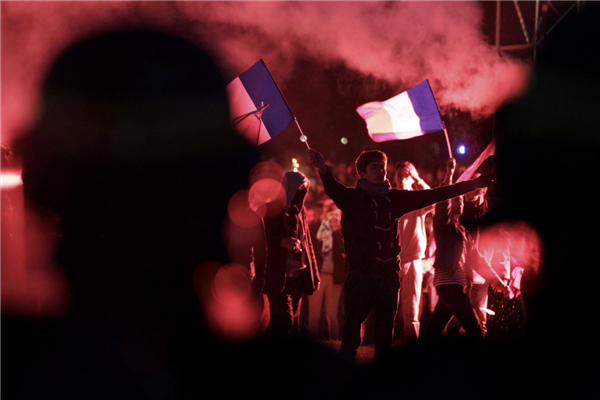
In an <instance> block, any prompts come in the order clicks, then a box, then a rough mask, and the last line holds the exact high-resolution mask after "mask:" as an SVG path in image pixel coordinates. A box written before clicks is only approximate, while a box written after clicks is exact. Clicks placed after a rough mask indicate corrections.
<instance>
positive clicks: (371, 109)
mask: <svg viewBox="0 0 600 400" xmlns="http://www.w3.org/2000/svg"><path fill="white" fill-rule="evenodd" d="M356 112H358V114H359V115H360V116H361V117H362V118H363V119H364V120H365V122H366V123H367V131H368V132H369V136H370V137H371V139H373V141H375V142H385V141H388V140H401V139H410V138H413V137H416V136H422V135H424V134H426V133H432V132H437V131H441V130H444V122H443V121H442V116H441V114H440V110H439V108H438V105H437V102H436V101H435V97H434V95H433V92H432V90H431V86H429V81H428V80H424V81H423V82H421V83H419V84H418V85H417V86H415V87H413V88H411V89H408V90H407V91H405V92H402V93H400V94H399V95H397V96H394V97H392V98H391V99H389V100H386V101H373V102H370V103H366V104H363V105H362V106H360V107H358V108H357V109H356Z"/></svg>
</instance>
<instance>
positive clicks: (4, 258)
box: [1, 186, 69, 316]
mask: <svg viewBox="0 0 600 400" xmlns="http://www.w3.org/2000/svg"><path fill="white" fill-rule="evenodd" d="M3 189H4V187H3ZM1 205H2V224H1V226H2V234H1V248H2V251H1V265H2V268H1V271H2V291H1V293H2V313H4V314H8V315H28V316H42V315H52V316H55V315H62V314H64V313H65V312H66V310H67V307H68V302H69V298H68V296H69V290H68V284H67V279H66V276H65V273H64V271H63V270H62V269H61V268H60V267H59V266H58V265H55V264H54V263H53V261H52V260H53V254H54V249H55V247H56V244H57V240H58V235H57V234H56V233H57V232H58V228H57V226H56V222H57V221H56V219H54V218H53V216H52V215H45V214H43V213H40V212H36V211H34V210H31V209H28V208H27V207H25V202H24V199H23V187H22V186H15V187H14V189H13V190H10V191H9V190H7V191H3V193H2V204H1Z"/></svg>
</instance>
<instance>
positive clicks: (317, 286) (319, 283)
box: [313, 282, 321, 292]
mask: <svg viewBox="0 0 600 400" xmlns="http://www.w3.org/2000/svg"><path fill="white" fill-rule="evenodd" d="M320 287H321V282H315V284H314V286H313V289H314V291H315V292H316V291H317V290H319V288H320Z"/></svg>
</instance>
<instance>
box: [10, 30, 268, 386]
mask: <svg viewBox="0 0 600 400" xmlns="http://www.w3.org/2000/svg"><path fill="white" fill-rule="evenodd" d="M18 148H19V150H20V153H21V155H22V158H23V181H24V190H25V194H26V197H27V198H28V199H29V200H30V201H32V203H33V204H34V205H35V206H36V207H39V208H42V209H47V210H50V211H52V212H53V213H55V214H56V215H58V217H59V218H60V221H61V234H62V239H61V241H60V244H59V248H58V250H57V261H58V262H59V263H60V264H61V265H62V267H63V268H64V269H65V271H66V273H67V276H68V283H69V288H70V303H69V310H68V313H67V316H66V318H65V319H64V321H65V322H64V323H63V324H62V325H60V326H61V328H57V330H56V331H55V332H54V333H56V335H55V336H53V332H50V331H48V332H47V336H46V340H45V341H44V344H43V346H44V347H43V348H42V349H41V350H40V352H39V353H35V352H34V351H33V350H32V353H35V354H36V356H37V357H40V355H41V354H43V355H44V356H43V357H42V358H41V359H40V360H38V361H36V362H37V363H38V364H39V365H43V363H44V362H48V366H47V368H46V369H44V367H43V366H42V367H41V368H42V370H43V373H44V374H50V377H49V376H48V375H44V376H42V377H41V378H40V380H42V379H46V380H49V381H50V380H55V381H56V382H57V383H56V384H54V385H53V387H54V388H55V389H57V390H58V391H52V390H49V391H48V392H47V393H48V396H50V397H52V395H57V396H58V397H61V398H68V397H69V396H70V395H72V394H73V393H77V392H78V390H83V392H82V393H88V392H89V393H93V392H94V391H95V389H99V390H101V391H102V390H104V391H105V393H113V392H114V391H117V390H121V389H122V393H123V395H124V396H125V394H131V395H132V396H135V395H136V392H137V391H138V390H146V389H148V390H150V392H149V393H154V395H157V396H158V397H157V398H161V397H163V396H162V395H161V393H163V392H161V391H164V390H167V391H172V392H173V394H172V395H173V396H174V397H181V396H179V394H180V393H177V391H178V390H183V388H187V389H189V388H190V387H189V385H188V386H186V385H185V384H182V382H183V381H186V380H187V378H190V380H189V381H187V382H188V383H189V382H190V381H191V382H194V380H193V379H195V378H194V376H193V375H194V374H197V373H198V370H199V369H198V366H199V365H201V362H202V360H201V359H202V356H201V353H199V351H203V350H205V351H206V352H207V353H208V352H209V349H210V344H208V343H205V340H209V339H211V337H210V333H209V332H208V330H207V329H206V328H205V324H204V320H203V317H202V314H201V311H200V306H199V300H198V296H197V294H196V293H195V291H194V282H193V279H192V277H193V273H194V269H195V268H197V266H198V265H200V264H201V263H202V262H205V261H216V262H218V263H226V262H227V261H228V260H227V252H226V249H225V245H224V243H223V239H222V235H221V229H222V222H223V219H224V218H225V216H226V213H227V204H228V201H229V199H230V197H231V195H232V194H233V193H235V192H236V191H237V190H239V189H241V188H244V187H246V186H247V179H248V173H249V171H250V169H251V168H252V166H253V165H254V163H255V161H256V159H257V154H256V149H255V148H253V147H251V146H249V145H248V144H247V143H246V142H245V141H244V140H243V139H242V138H240V137H238V135H237V134H236V133H234V131H233V130H232V128H231V124H230V117H229V106H228V100H227V95H226V92H225V82H224V79H223V77H222V76H221V73H220V70H219V68H218V67H217V65H216V64H215V62H214V61H213V60H212V58H211V57H210V56H209V55H208V54H207V53H206V52H205V51H204V50H202V49H201V48H199V47H198V46H196V45H195V44H193V43H191V42H189V41H187V40H184V39H182V38H179V37H176V36H173V35H170V34H166V33H160V32H154V31H149V30H123V31H117V32H111V33H105V34H100V35H97V36H94V37H91V38H88V39H85V40H83V41H81V42H79V43H77V44H75V45H73V46H71V47H70V48H69V49H67V50H66V51H65V52H64V53H63V54H62V55H60V56H59V57H58V59H57V60H56V61H55V62H54V64H53V66H52V68H51V69H50V71H49V73H48V75H47V78H46V81H45V85H44V87H43V99H42V104H41V109H40V118H39V121H38V123H37V124H36V126H35V127H34V128H33V129H31V131H30V133H29V134H28V135H27V136H26V137H25V138H24V139H23V140H21V141H20V143H18ZM32 342H35V341H34V340H32ZM40 346H42V344H41V343H40ZM205 346H207V347H205ZM54 351H56V352H58V353H62V354H63V355H64V357H63V359H64V360H65V361H60V360H61V358H60V356H59V355H58V354H57V357H56V358H54V357H52V356H48V354H52V352H54ZM46 356H48V357H47V358H45V357H46ZM32 357H33V356H32ZM61 368H63V369H61ZM74 369H75V370H80V371H82V372H81V373H85V374H88V375H90V376H93V379H91V380H90V381H89V382H87V383H86V382H85V381H81V380H80V379H78V378H77V376H76V375H77V374H76V373H75V375H72V374H73V373H74ZM60 371H63V373H61V372H60ZM36 372H38V373H39V372H41V371H36ZM52 374H55V376H53V377H52ZM71 375H72V376H71ZM132 376H138V378H139V382H138V383H139V385H137V384H133V386H134V387H133V388H132V387H131V386H130V385H131V384H132V382H136V379H137V378H131V377H132ZM131 379H133V380H131ZM144 380H146V381H147V382H146V381H144ZM153 380H154V382H152V381H153ZM178 380H182V382H179V381H178ZM37 382H39V380H38V381H36V385H37ZM140 382H141V383H140ZM153 384H154V385H157V386H158V387H154V388H152V387H151V386H152V385H153ZM96 385H97V386H98V388H96ZM145 385H146V386H148V387H146V386H145ZM25 387H26V385H25V386H23V388H25ZM29 387H30V388H32V390H33V393H30V394H35V393H36V391H35V388H36V387H37V388H38V389H39V390H40V391H41V392H44V393H45V390H46V389H44V387H43V386H39V387H38V386H35V385H31V386H29ZM129 389H131V390H133V392H132V393H128V390H129ZM153 390H154V391H153ZM138 394H139V393H138ZM163 394H164V393H163ZM84 397H86V396H85V395H84ZM109 397H110V396H109ZM125 397H127V396H125Z"/></svg>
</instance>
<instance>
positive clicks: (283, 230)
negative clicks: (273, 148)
mask: <svg viewBox="0 0 600 400" xmlns="http://www.w3.org/2000/svg"><path fill="white" fill-rule="evenodd" d="M288 174H289V173H288ZM286 175H287V174H286ZM300 175H301V174H300ZM293 176H294V177H297V176H295V175H293ZM302 177H304V175H302ZM304 179H306V178H305V177H304ZM284 182H285V183H284V184H285V186H286V199H285V200H286V202H285V204H283V203H282V201H281V199H277V200H275V201H273V202H270V203H267V205H266V216H265V217H264V226H265V234H266V239H267V268H266V273H265V286H264V289H263V292H264V293H266V294H279V293H282V292H283V291H284V288H285V287H286V283H287V278H286V260H287V257H288V253H290V252H291V250H288V249H285V248H284V247H282V246H281V239H283V238H287V237H293V238H297V239H298V240H300V242H301V244H302V260H303V262H304V264H305V265H307V267H308V268H309V272H311V275H312V279H313V282H314V285H316V283H317V282H320V279H319V271H318V266H317V261H316V257H315V253H314V250H313V245H312V240H311V237H310V231H309V227H308V222H307V220H306V208H305V207H304V198H305V197H306V189H303V190H298V188H299V186H300V185H299V184H298V185H297V183H298V182H297V181H292V180H291V179H289V180H287V181H284Z"/></svg>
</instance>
